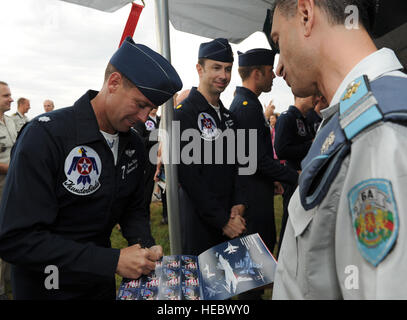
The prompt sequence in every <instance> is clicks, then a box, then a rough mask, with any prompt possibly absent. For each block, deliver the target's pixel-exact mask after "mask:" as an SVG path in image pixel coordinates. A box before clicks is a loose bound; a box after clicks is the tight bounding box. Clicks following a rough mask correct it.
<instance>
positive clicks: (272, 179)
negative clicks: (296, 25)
mask: <svg viewBox="0 0 407 320" xmlns="http://www.w3.org/2000/svg"><path fill="white" fill-rule="evenodd" d="M274 55H275V54H274V52H273V51H271V50H267V49H252V50H249V51H247V52H246V53H240V52H239V74H240V77H241V78H242V81H243V86H242V87H237V88H236V95H235V98H234V99H233V102H232V104H231V106H230V111H231V112H232V114H233V116H234V117H235V119H236V122H237V128H238V129H244V130H245V133H246V137H245V138H246V139H245V143H246V145H247V144H248V141H249V138H248V135H249V134H250V131H249V130H250V129H252V130H255V132H256V133H257V154H255V155H252V156H256V158H257V159H256V160H257V170H256V172H255V173H254V174H253V175H250V176H248V197H249V203H248V209H247V210H246V215H245V217H246V218H247V230H248V233H256V232H258V233H259V234H260V236H261V237H262V239H263V241H264V242H265V244H266V245H267V247H268V248H269V250H270V251H271V252H273V250H274V245H275V243H276V228H275V222H274V201H273V198H274V197H273V196H274V188H275V185H277V187H281V185H280V184H279V183H276V182H285V183H288V184H296V182H297V179H298V173H297V172H296V171H295V170H291V169H289V168H287V167H284V166H282V165H280V163H279V162H278V161H277V160H274V157H273V146H272V141H271V134H270V126H269V124H268V121H267V120H266V118H265V117H264V113H263V107H262V105H261V103H260V101H259V99H258V96H259V95H260V94H261V93H262V92H269V91H270V90H271V86H272V84H273V79H274V78H275V75H274V72H273V63H274ZM242 143H243V142H242Z"/></svg>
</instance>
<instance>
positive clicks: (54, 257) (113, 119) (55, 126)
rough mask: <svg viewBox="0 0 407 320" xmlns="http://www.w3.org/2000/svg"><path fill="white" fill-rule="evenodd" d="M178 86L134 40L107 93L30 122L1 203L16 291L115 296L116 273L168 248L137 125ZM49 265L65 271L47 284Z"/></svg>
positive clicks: (137, 270) (125, 47)
mask: <svg viewBox="0 0 407 320" xmlns="http://www.w3.org/2000/svg"><path fill="white" fill-rule="evenodd" d="M181 87H182V82H181V80H180V78H179V76H178V74H177V72H176V71H175V69H174V68H173V67H172V66H171V65H170V64H169V63H168V61H167V60H165V59H164V58H163V57H162V56H160V55H159V54H157V53H156V52H154V51H153V50H151V49H149V48H148V47H146V46H144V45H141V44H135V43H134V41H133V40H132V39H131V38H130V37H128V38H127V39H126V40H125V41H124V42H123V44H122V45H121V47H120V48H119V49H118V50H117V51H116V53H115V54H114V55H113V56H112V58H111V60H110V62H109V64H108V66H107V68H106V72H105V81H104V84H103V87H102V89H101V91H100V92H96V91H92V90H89V91H88V92H87V93H85V94H84V95H83V96H82V97H81V98H80V99H79V100H78V101H77V102H75V104H74V105H73V106H72V107H68V108H63V109H59V110H56V111H53V112H50V113H47V114H44V115H41V116H39V117H37V118H35V119H34V120H32V121H31V122H30V123H29V124H28V125H27V126H25V127H24V129H23V130H22V132H21V135H20V137H19V139H18V141H17V143H16V145H15V147H14V149H13V153H12V158H11V162H10V169H9V174H8V175H7V182H6V187H5V190H4V201H2V203H1V207H0V256H1V257H2V259H4V260H6V261H8V262H10V263H11V264H12V284H13V294H14V298H16V299H114V298H115V273H117V274H119V275H121V276H122V277H126V278H138V277H139V276H141V275H142V274H147V273H149V272H150V271H151V270H153V269H154V268H155V261H156V260H157V259H159V258H160V257H161V256H162V248H161V246H153V245H154V239H153V238H152V236H151V232H150V227H149V225H148V217H147V215H146V211H145V209H144V202H143V195H144V186H143V169H144V163H145V160H146V159H145V158H146V155H145V153H144V148H143V144H142V142H141V140H140V138H139V137H138V136H137V134H136V133H135V132H133V131H132V130H130V128H131V127H132V126H133V125H134V124H135V122H136V121H138V120H141V121H145V120H146V119H147V116H148V114H149V112H150V110H151V109H152V108H156V107H157V106H159V105H161V104H162V103H164V102H165V101H167V100H168V99H169V98H170V97H171V96H172V95H173V94H174V93H175V92H177V91H178V90H179V89H180V88H181ZM108 139H109V144H108V142H107V140H108ZM21 195H24V201H21V198H20V197H21ZM118 222H119V223H120V225H121V227H122V231H123V235H124V237H125V238H126V239H127V240H128V242H129V247H127V248H124V249H121V250H119V249H113V248H111V247H110V234H111V232H112V228H113V226H114V225H115V224H116V223H118ZM141 246H143V247H150V248H142V247H141ZM151 246H152V247H151ZM50 266H52V268H54V269H53V270H55V268H56V270H57V271H58V272H57V273H56V274H53V275H54V276H56V278H53V285H52V286H50V285H48V286H47V285H46V284H47V282H44V280H45V278H46V277H47V276H51V275H48V274H47V273H45V272H46V270H49V269H48V268H49V267H50Z"/></svg>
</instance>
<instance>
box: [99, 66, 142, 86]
mask: <svg viewBox="0 0 407 320" xmlns="http://www.w3.org/2000/svg"><path fill="white" fill-rule="evenodd" d="M114 72H117V73H119V74H120V75H121V76H122V78H123V86H124V87H125V88H134V87H135V86H136V85H135V84H134V83H133V82H131V81H130V80H129V79H128V78H127V77H126V76H125V75H124V74H123V73H121V72H120V71H119V70H117V68H116V67H115V66H114V65H112V64H111V63H109V64H108V65H107V67H106V70H105V82H106V81H107V79H109V77H110V75H111V74H112V73H114Z"/></svg>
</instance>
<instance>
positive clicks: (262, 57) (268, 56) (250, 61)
mask: <svg viewBox="0 0 407 320" xmlns="http://www.w3.org/2000/svg"><path fill="white" fill-rule="evenodd" d="M237 54H238V55H239V67H249V66H273V65H274V56H275V55H276V54H275V52H274V51H272V50H269V49H251V50H249V51H246V52H245V53H243V52H240V51H238V52H237Z"/></svg>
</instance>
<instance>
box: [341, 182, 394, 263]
mask: <svg viewBox="0 0 407 320" xmlns="http://www.w3.org/2000/svg"><path fill="white" fill-rule="evenodd" d="M348 201H349V207H350V212H351V215H352V228H353V232H354V235H355V239H356V243H357V246H358V249H359V251H360V253H361V254H362V256H363V257H364V258H365V259H366V260H367V261H368V262H370V263H371V264H372V265H373V266H375V267H376V266H377V265H378V264H379V263H380V262H381V261H382V260H383V259H384V258H385V257H386V256H387V254H388V253H389V252H390V250H391V249H392V247H393V245H394V243H395V241H396V239H397V236H398V230H399V217H398V212H397V205H396V201H395V199H394V194H393V189H392V185H391V182H390V181H389V180H386V179H369V180H365V181H362V182H360V183H359V184H357V185H355V186H354V187H353V188H352V189H351V190H350V191H349V193H348Z"/></svg>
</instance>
